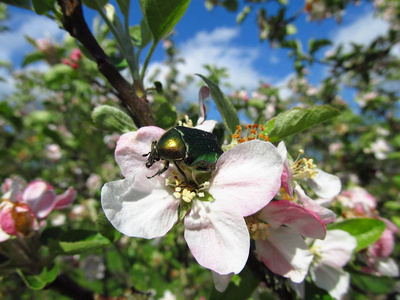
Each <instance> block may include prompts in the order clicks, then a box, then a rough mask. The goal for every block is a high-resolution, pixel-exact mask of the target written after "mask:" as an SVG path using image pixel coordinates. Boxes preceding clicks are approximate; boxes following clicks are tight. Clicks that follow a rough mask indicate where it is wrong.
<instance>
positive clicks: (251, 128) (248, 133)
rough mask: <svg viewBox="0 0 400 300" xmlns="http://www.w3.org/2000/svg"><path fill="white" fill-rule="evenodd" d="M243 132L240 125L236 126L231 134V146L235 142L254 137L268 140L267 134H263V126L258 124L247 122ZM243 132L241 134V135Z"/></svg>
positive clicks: (253, 138)
mask: <svg viewBox="0 0 400 300" xmlns="http://www.w3.org/2000/svg"><path fill="white" fill-rule="evenodd" d="M244 130H245V131H244V132H243V130H242V127H241V126H236V132H235V133H234V134H233V135H232V143H231V145H232V147H233V146H236V145H237V144H241V143H244V142H248V141H252V140H255V139H258V140H263V141H267V142H269V141H270V139H269V137H268V135H266V134H265V127H264V126H262V125H259V124H247V125H246V126H245V127H244ZM242 133H243V136H242Z"/></svg>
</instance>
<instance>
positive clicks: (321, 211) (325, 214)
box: [294, 185, 336, 224]
mask: <svg viewBox="0 0 400 300" xmlns="http://www.w3.org/2000/svg"><path fill="white" fill-rule="evenodd" d="M294 191H295V193H296V194H297V196H298V197H299V201H300V203H301V204H302V205H303V206H304V207H305V208H306V209H308V210H309V211H312V212H314V213H316V214H317V215H318V216H319V217H320V218H321V220H322V221H323V222H324V223H325V224H328V223H332V222H333V221H335V220H336V214H335V213H334V212H333V211H331V210H330V209H328V208H326V207H323V206H321V205H319V204H318V203H317V202H316V201H314V200H313V199H311V198H310V197H308V196H307V195H306V193H305V192H304V191H303V189H302V188H301V187H300V186H299V185H297V186H296V187H295V188H294Z"/></svg>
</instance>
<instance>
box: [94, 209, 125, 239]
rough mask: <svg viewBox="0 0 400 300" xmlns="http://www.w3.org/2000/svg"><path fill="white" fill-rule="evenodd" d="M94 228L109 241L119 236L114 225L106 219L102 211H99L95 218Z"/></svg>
mask: <svg viewBox="0 0 400 300" xmlns="http://www.w3.org/2000/svg"><path fill="white" fill-rule="evenodd" d="M96 228H97V230H98V231H99V232H100V233H101V235H102V236H104V237H106V238H107V239H109V240H110V241H111V242H115V241H116V240H117V239H119V237H120V236H121V233H120V232H119V231H117V230H115V228H114V226H112V225H111V223H110V221H108V219H107V217H106V215H105V214H104V212H101V213H100V214H99V215H98V217H97V220H96Z"/></svg>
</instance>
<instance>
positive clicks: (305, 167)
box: [290, 149, 318, 180]
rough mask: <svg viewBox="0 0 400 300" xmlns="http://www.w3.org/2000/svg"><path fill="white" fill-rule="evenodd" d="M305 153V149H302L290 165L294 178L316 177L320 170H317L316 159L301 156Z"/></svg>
mask: <svg viewBox="0 0 400 300" xmlns="http://www.w3.org/2000/svg"><path fill="white" fill-rule="evenodd" d="M303 154H304V150H303V149H300V150H299V154H298V156H297V158H296V160H295V161H294V162H293V163H292V164H291V166H290V168H291V169H292V171H293V179H295V180H296V179H305V178H311V179H314V178H315V175H316V174H317V173H318V171H316V170H315V169H316V168H317V165H316V164H314V160H313V159H312V158H308V157H303V158H301V157H300V156H301V155H303Z"/></svg>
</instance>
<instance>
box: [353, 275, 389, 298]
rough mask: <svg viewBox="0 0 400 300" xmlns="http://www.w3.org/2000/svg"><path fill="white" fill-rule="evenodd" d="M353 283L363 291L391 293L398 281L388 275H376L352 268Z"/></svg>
mask: <svg viewBox="0 0 400 300" xmlns="http://www.w3.org/2000/svg"><path fill="white" fill-rule="evenodd" d="M349 273H350V278H351V283H352V284H354V285H356V286H358V287H359V288H360V290H362V291H368V292H372V293H375V294H389V293H390V292H392V291H393V289H394V287H395V283H396V281H395V280H394V279H393V278H390V277H387V276H374V275H369V274H365V273H362V272H359V271H355V270H350V271H349Z"/></svg>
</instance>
